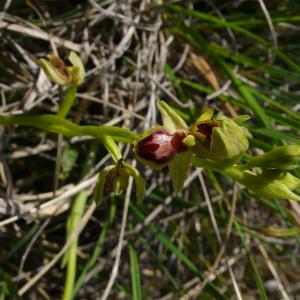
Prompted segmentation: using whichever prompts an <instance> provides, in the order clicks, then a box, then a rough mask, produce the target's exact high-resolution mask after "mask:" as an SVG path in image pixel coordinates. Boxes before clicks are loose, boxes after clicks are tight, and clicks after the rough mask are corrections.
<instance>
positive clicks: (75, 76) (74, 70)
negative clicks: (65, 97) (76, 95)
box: [40, 51, 85, 86]
mask: <svg viewBox="0 0 300 300" xmlns="http://www.w3.org/2000/svg"><path fill="white" fill-rule="evenodd" d="M47 58H48V60H47V59H43V58H42V59H40V65H41V67H42V69H43V71H44V72H45V73H46V75H47V77H48V78H49V79H50V80H51V81H53V82H55V83H57V84H59V85H63V86H65V85H68V86H79V85H80V84H82V83H83V81H84V77H85V69H84V66H83V64H82V61H81V59H80V58H79V56H78V55H77V54H76V53H75V52H73V51H72V52H71V53H70V55H69V57H68V58H69V60H70V62H71V63H72V66H66V65H65V63H64V61H63V60H62V59H60V58H59V57H58V56H55V55H53V54H49V55H48V56H47Z"/></svg>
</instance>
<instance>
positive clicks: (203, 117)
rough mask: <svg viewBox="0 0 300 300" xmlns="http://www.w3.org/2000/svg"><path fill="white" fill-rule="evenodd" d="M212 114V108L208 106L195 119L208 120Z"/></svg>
mask: <svg viewBox="0 0 300 300" xmlns="http://www.w3.org/2000/svg"><path fill="white" fill-rule="evenodd" d="M213 115H214V110H213V109H212V108H208V109H207V110H206V111H205V112H204V113H203V114H202V115H201V116H200V117H199V118H198V119H197V121H196V123H199V122H203V121H208V120H210V119H211V118H212V116H213Z"/></svg>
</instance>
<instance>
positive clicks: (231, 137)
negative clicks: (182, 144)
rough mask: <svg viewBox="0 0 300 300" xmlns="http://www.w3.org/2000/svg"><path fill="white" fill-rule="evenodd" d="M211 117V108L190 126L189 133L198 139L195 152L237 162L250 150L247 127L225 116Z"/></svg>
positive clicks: (213, 158) (216, 158) (205, 156)
mask: <svg viewBox="0 0 300 300" xmlns="http://www.w3.org/2000/svg"><path fill="white" fill-rule="evenodd" d="M211 117H212V111H211V110H209V111H207V112H205V113H204V114H203V115H202V116H200V117H199V118H198V120H197V122H196V123H195V124H194V125H192V126H191V127H190V131H189V134H190V135H193V136H194V137H195V138H196V140H197V144H196V145H195V146H194V147H192V150H193V152H194V153H195V154H198V155H201V156H203V157H204V158H208V159H212V160H223V161H224V160H230V161H232V162H235V161H236V160H238V158H239V157H240V156H241V155H242V154H243V153H244V152H246V151H247V150H248V147H249V143H248V139H247V132H246V129H245V128H244V127H242V126H240V125H239V124H237V123H236V122H235V121H234V120H233V119H229V118H227V117H225V116H219V117H217V118H216V119H210V118H211ZM205 118H209V119H206V120H205Z"/></svg>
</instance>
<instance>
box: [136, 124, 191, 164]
mask: <svg viewBox="0 0 300 300" xmlns="http://www.w3.org/2000/svg"><path fill="white" fill-rule="evenodd" d="M185 136H186V134H185V133H184V132H182V131H177V132H175V133H174V134H171V133H170V132H168V131H166V130H163V129H158V130H156V131H154V132H152V133H151V134H150V135H149V136H147V137H145V138H143V139H141V140H140V141H139V142H138V143H137V145H136V152H137V155H138V156H139V157H141V158H143V159H145V160H149V161H153V162H156V163H167V162H168V161H170V160H171V158H172V157H173V156H174V155H175V154H176V153H178V152H182V151H186V147H185V145H184V144H183V143H182V140H183V139H184V138H185Z"/></svg>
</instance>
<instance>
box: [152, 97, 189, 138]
mask: <svg viewBox="0 0 300 300" xmlns="http://www.w3.org/2000/svg"><path fill="white" fill-rule="evenodd" d="M157 107H158V109H159V111H160V114H161V117H162V121H163V125H164V127H165V128H166V129H168V130H169V131H170V132H171V133H173V132H175V131H176V130H186V129H188V126H187V125H186V123H185V121H184V120H183V119H182V118H181V117H180V116H179V115H178V114H177V112H176V111H175V110H174V109H172V108H171V107H170V106H169V105H168V104H167V103H166V102H164V101H157Z"/></svg>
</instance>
